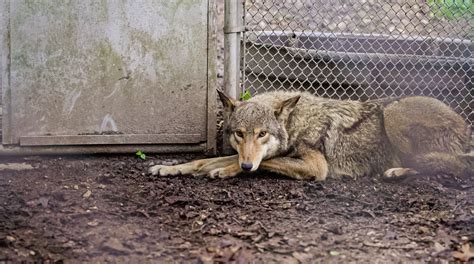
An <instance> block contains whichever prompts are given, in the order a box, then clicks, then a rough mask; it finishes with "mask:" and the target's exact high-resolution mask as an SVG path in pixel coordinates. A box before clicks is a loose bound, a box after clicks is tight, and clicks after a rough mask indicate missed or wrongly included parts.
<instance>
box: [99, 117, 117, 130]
mask: <svg viewBox="0 0 474 264" xmlns="http://www.w3.org/2000/svg"><path fill="white" fill-rule="evenodd" d="M104 131H114V132H117V131H118V129H117V124H115V121H114V119H113V118H112V115H111V114H106V115H105V116H104V119H102V124H101V125H100V133H102V132H104Z"/></svg>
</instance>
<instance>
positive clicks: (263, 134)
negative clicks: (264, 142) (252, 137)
mask: <svg viewBox="0 0 474 264" xmlns="http://www.w3.org/2000/svg"><path fill="white" fill-rule="evenodd" d="M266 135H267V132H265V131H260V133H258V137H259V138H263V137H264V136H266Z"/></svg>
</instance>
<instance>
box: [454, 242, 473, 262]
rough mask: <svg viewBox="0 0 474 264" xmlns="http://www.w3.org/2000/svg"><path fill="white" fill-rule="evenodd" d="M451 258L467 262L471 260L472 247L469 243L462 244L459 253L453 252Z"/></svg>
mask: <svg viewBox="0 0 474 264" xmlns="http://www.w3.org/2000/svg"><path fill="white" fill-rule="evenodd" d="M453 257H454V258H457V259H459V260H460V261H463V262H468V261H469V260H470V259H471V258H474V247H471V245H470V244H469V243H466V244H463V245H462V247H461V251H456V252H453Z"/></svg>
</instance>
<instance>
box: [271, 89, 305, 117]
mask: <svg viewBox="0 0 474 264" xmlns="http://www.w3.org/2000/svg"><path fill="white" fill-rule="evenodd" d="M300 97H301V96H300V95H298V96H295V97H291V98H290V99H286V100H284V101H281V102H280V103H278V104H277V106H276V108H275V115H276V117H277V118H278V119H279V120H285V121H286V119H287V118H288V116H289V115H290V113H291V111H293V108H295V106H296V104H297V103H298V101H299V100H300Z"/></svg>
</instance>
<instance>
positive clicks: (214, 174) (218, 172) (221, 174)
mask: <svg viewBox="0 0 474 264" xmlns="http://www.w3.org/2000/svg"><path fill="white" fill-rule="evenodd" d="M208 175H209V177H210V178H211V179H215V178H220V179H224V178H229V177H234V176H235V175H237V172H233V171H231V170H229V169H227V168H218V169H214V170H211V171H210V172H209V174H208Z"/></svg>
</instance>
